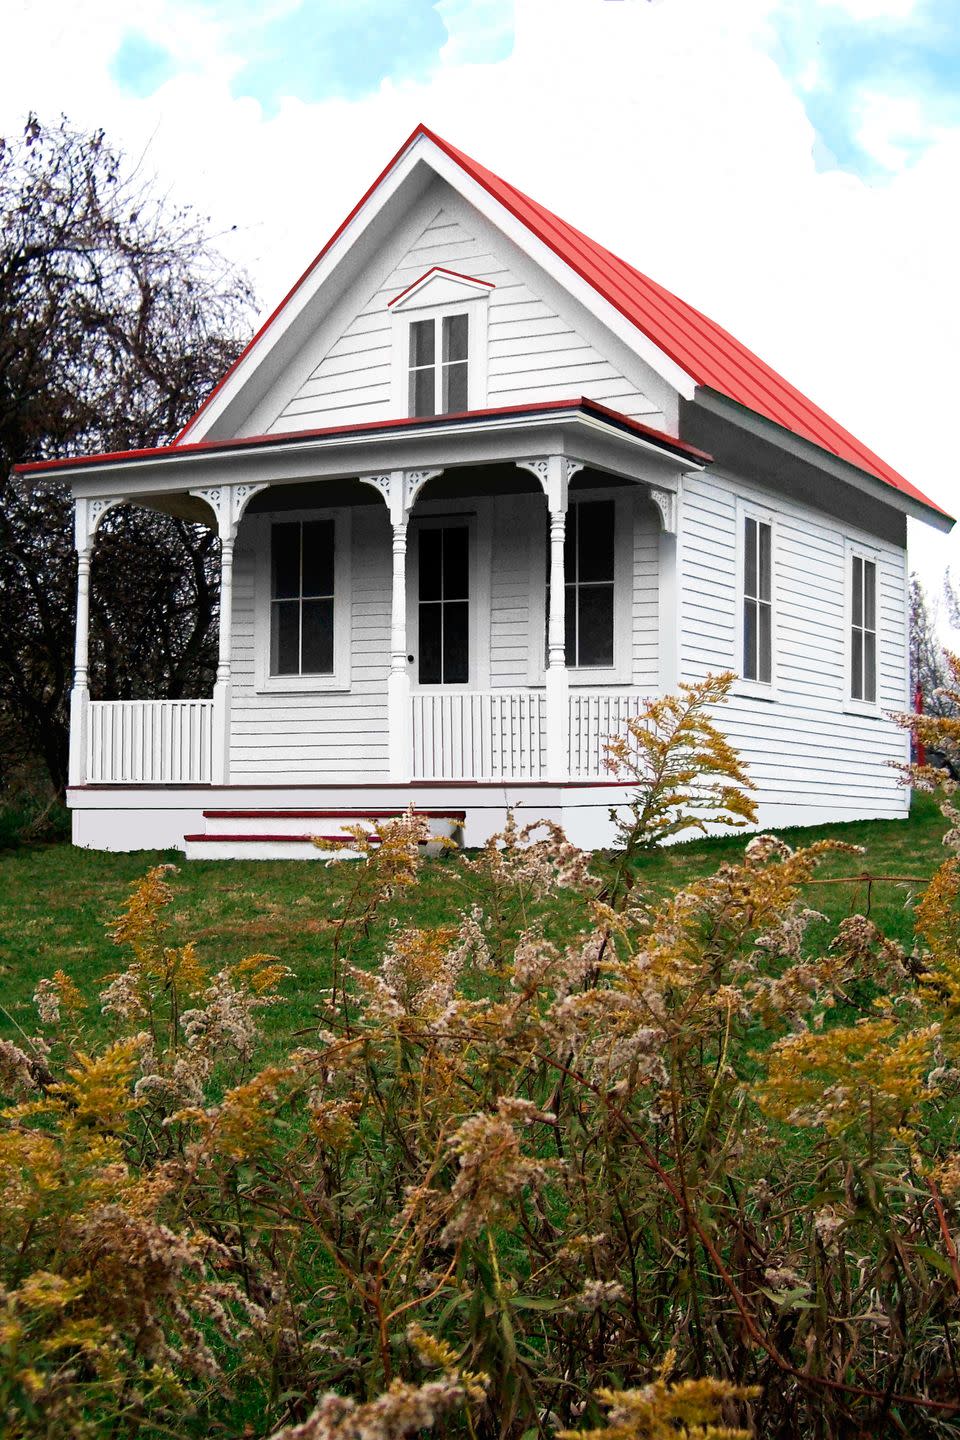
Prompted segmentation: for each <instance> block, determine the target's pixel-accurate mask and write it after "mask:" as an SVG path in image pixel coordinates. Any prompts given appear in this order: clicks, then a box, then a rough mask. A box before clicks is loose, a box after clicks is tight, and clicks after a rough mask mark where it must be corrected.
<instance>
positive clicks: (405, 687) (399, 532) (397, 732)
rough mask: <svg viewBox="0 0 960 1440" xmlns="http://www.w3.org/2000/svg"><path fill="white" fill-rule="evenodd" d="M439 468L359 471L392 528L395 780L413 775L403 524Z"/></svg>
mask: <svg viewBox="0 0 960 1440" xmlns="http://www.w3.org/2000/svg"><path fill="white" fill-rule="evenodd" d="M440 473H441V472H440V471H439V470H389V471H387V472H386V474H383V475H359V476H358V477H357V478H358V479H359V480H360V481H361V482H362V483H363V484H364V485H372V486H373V488H374V489H375V490H377V491H379V493H380V495H381V496H382V497H383V499H384V500H385V501H386V504H387V511H388V514H389V516H390V527H391V530H392V533H393V583H392V588H391V600H390V669H389V672H388V674H387V775H388V778H389V779H390V780H393V781H395V782H396V783H398V784H406V783H407V781H409V780H411V779H412V778H413V715H412V707H411V701H410V695H411V686H410V665H409V661H408V660H407V652H408V648H409V642H408V640H407V524H408V522H409V519H410V511H411V510H412V509H413V506H414V502H415V500H416V498H417V496H418V495H419V493H420V491H421V490H422V489H423V487H424V485H426V483H427V481H428V480H432V479H433V478H434V476H436V475H439V474H440Z"/></svg>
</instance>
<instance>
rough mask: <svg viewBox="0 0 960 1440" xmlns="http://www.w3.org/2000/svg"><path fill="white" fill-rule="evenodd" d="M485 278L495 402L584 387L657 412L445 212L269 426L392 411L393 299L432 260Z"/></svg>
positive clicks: (625, 405)
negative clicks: (390, 306) (390, 305)
mask: <svg viewBox="0 0 960 1440" xmlns="http://www.w3.org/2000/svg"><path fill="white" fill-rule="evenodd" d="M435 265H439V266H442V267H444V268H445V269H449V270H455V271H458V272H460V273H462V274H466V275H471V276H474V277H475V278H477V279H480V280H487V281H490V282H491V283H492V285H493V286H494V288H493V289H492V290H491V292H490V299H489V330H488V357H487V365H488V380H487V400H486V403H487V404H488V405H490V406H498V405H519V404H526V403H529V402H534V401H541V400H568V399H571V398H574V397H577V396H580V395H586V396H589V397H590V398H591V399H594V400H599V401H602V402H603V403H604V404H607V405H610V406H611V407H612V408H613V409H616V410H620V411H622V412H623V413H625V414H627V415H632V416H645V417H647V418H652V419H653V420H656V419H658V417H659V412H658V411H657V407H656V405H655V404H654V403H653V402H652V401H651V400H649V399H648V398H647V397H646V396H645V395H643V394H641V393H640V392H639V391H638V390H637V388H636V386H635V385H633V384H631V383H630V382H629V381H627V380H626V379H624V377H623V376H622V375H621V374H620V373H619V372H618V371H617V370H616V369H615V367H614V366H612V365H610V364H609V363H608V362H607V361H606V360H604V358H603V356H602V355H601V354H600V353H599V352H598V351H597V350H595V349H593V348H592V347H591V346H590V345H588V344H587V343H586V341H585V340H584V339H583V337H582V336H581V335H579V334H578V333H577V331H576V330H575V329H574V328H573V327H572V326H571V325H569V324H568V323H567V321H565V320H564V319H562V318H561V317H560V316H559V315H558V314H557V313H556V312H555V311H554V310H553V309H552V308H551V306H550V305H548V304H547V303H546V302H545V301H543V300H542V299H540V298H538V297H537V296H536V295H535V294H533V293H532V292H531V291H530V290H529V289H528V288H527V287H526V286H525V285H522V284H520V283H519V281H518V280H517V279H516V277H515V276H514V275H512V274H511V272H510V271H509V269H508V268H507V267H506V266H505V265H504V263H503V262H502V260H501V259H499V258H498V257H497V256H496V255H493V254H491V253H490V251H489V249H488V248H487V247H486V246H485V245H484V244H482V243H481V242H480V241H479V240H476V239H474V238H473V237H472V236H471V235H470V233H469V231H468V229H467V228H465V226H464V224H462V223H460V221H458V220H457V219H455V218H454V217H453V216H452V215H451V214H449V213H447V212H445V211H443V210H441V211H440V212H439V214H437V215H435V217H434V218H433V219H432V220H431V221H430V223H429V224H427V225H426V226H425V228H424V230H423V232H422V234H421V235H420V237H419V239H418V240H417V241H416V242H415V244H414V245H413V246H412V247H411V249H410V250H408V252H407V254H406V255H405V256H404V258H403V260H402V261H401V263H400V264H399V265H398V266H397V267H396V268H395V269H394V270H393V271H392V273H391V274H390V275H389V277H388V278H387V279H386V280H385V281H384V283H383V284H382V285H381V286H380V287H379V288H378V289H377V290H376V292H375V293H374V294H373V295H371V297H370V299H369V301H368V302H367V304H366V305H365V306H364V307H363V309H362V310H361V312H360V313H359V314H358V315H357V317H356V319H355V320H354V321H353V322H352V323H351V324H350V325H349V326H348V328H347V329H346V331H345V332H344V334H343V335H342V336H341V338H340V339H339V340H337V341H336V343H335V344H334V345H332V346H331V348H330V350H329V351H328V352H327V354H326V355H325V356H324V358H323V359H322V360H321V362H320V364H319V365H317V366H316V368H315V369H314V371H313V373H312V374H311V375H310V377H309V378H308V379H307V380H306V381H305V382H304V383H303V384H302V385H301V386H300V388H299V390H298V391H297V393H296V394H295V395H294V396H293V398H292V399H291V400H289V401H288V402H287V403H286V405H285V406H284V408H283V410H282V412H281V413H280V415H279V416H278V418H277V419H276V420H275V421H274V423H273V424H272V425H271V426H270V427H269V428H270V430H272V431H274V432H281V433H282V432H284V431H289V430H299V429H309V428H311V427H313V426H320V425H338V424H352V423H360V422H363V421H368V420H369V421H372V420H387V419H391V418H395V416H394V410H395V405H394V402H393V395H392V390H393V380H392V356H393V331H392V327H391V315H390V312H389V311H388V309H387V302H388V301H389V300H391V299H392V298H393V297H394V296H395V295H398V294H399V293H400V291H401V290H403V289H405V288H406V287H407V286H408V285H410V284H412V282H413V281H415V280H418V279H419V278H420V276H421V275H423V274H424V272H425V271H427V270H429V269H430V268H431V267H432V266H435Z"/></svg>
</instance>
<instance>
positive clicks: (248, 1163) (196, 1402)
mask: <svg viewBox="0 0 960 1440" xmlns="http://www.w3.org/2000/svg"><path fill="white" fill-rule="evenodd" d="M729 683H730V682H729V677H719V678H718V679H712V678H711V679H708V680H707V681H706V682H705V683H704V684H703V685H702V686H700V687H692V688H690V689H688V690H686V691H685V692H684V693H683V694H682V695H681V696H680V697H677V698H675V699H673V700H671V701H670V702H663V701H658V702H655V704H654V705H652V706H650V707H648V709H647V711H646V712H645V713H644V714H643V715H641V716H639V717H638V718H637V721H636V724H635V726H634V727H631V734H632V735H633V738H634V741H636V742H637V750H638V753H639V758H638V757H637V755H634V756H633V758H630V759H629V760H628V759H627V757H626V753H625V752H623V751H620V752H618V758H617V763H618V764H620V765H623V764H629V765H630V766H632V767H633V769H632V773H633V775H634V779H635V782H636V785H637V797H636V801H635V804H634V806H633V807H632V809H631V819H630V820H629V821H628V822H627V825H628V828H627V830H625V832H624V835H623V838H622V844H621V846H620V849H619V851H618V852H617V853H616V854H614V855H610V856H588V855H584V854H582V853H580V852H578V851H577V850H576V849H575V848H574V847H573V846H571V845H570V843H569V841H568V840H567V839H566V837H565V836H564V835H563V834H562V833H561V832H560V831H559V830H558V829H557V828H556V827H554V826H551V825H546V826H537V825H534V824H531V825H524V826H519V825H518V824H517V823H516V822H515V821H514V820H513V819H512V818H511V820H510V821H509V823H508V825H507V826H506V829H505V830H504V832H503V833H502V835H501V836H499V837H496V838H495V839H494V840H492V841H491V842H490V844H488V845H487V846H486V847H484V849H483V850H482V851H480V852H477V853H475V854H473V855H466V856H459V855H449V856H447V857H444V858H442V859H441V860H439V861H433V860H431V861H425V859H424V849H425V847H424V846H423V845H422V844H421V840H422V839H423V838H424V837H423V833H422V827H421V826H420V822H419V821H418V820H417V818H416V817H414V816H406V817H401V818H400V819H398V820H395V821H385V822H382V823H381V825H380V826H378V828H377V831H376V834H375V835H368V836H366V837H364V836H363V835H357V836H355V837H353V842H352V845H351V848H352V846H353V844H354V843H355V845H356V846H357V847H358V848H359V849H360V850H361V853H362V859H361V861H360V862H359V863H358V864H357V868H356V873H355V874H353V873H351V874H350V876H349V879H348V880H346V881H345V884H344V886H343V887H342V893H344V895H345V897H346V898H345V900H344V903H343V904H342V905H341V906H340V908H339V909H337V910H336V911H335V912H333V913H331V915H330V916H329V920H328V925H327V928H326V929H325V930H324V931H322V932H321V933H320V935H319V936H318V941H317V943H318V945H319V946H322V947H324V954H325V955H326V958H327V962H328V973H329V975H330V977H331V984H330V986H329V987H328V988H327V989H325V990H324V991H322V992H318V993H317V994H316V995H314V996H313V997H312V1001H313V1007H314V1015H315V1022H314V1023H313V1024H311V1025H310V1026H309V1028H308V1029H306V1030H304V1029H302V1028H301V1029H300V1030H299V1032H298V1033H297V1034H295V1035H291V1034H290V1033H289V1030H288V1031H287V1032H286V1033H287V1040H286V1043H285V1044H282V1045H279V1046H278V1043H277V1035H278V1033H282V1023H281V1022H282V1017H283V1014H284V1005H285V997H287V996H289V995H290V994H291V991H292V988H293V986H294V985H295V984H296V977H293V976H290V975H289V974H288V973H287V972H286V970H285V968H284V965H283V963H282V957H281V959H279V960H278V959H276V958H275V957H272V956H266V955H254V956H253V957H252V958H251V959H250V960H248V961H246V962H243V963H241V964H239V965H237V964H232V965H219V966H217V967H214V966H210V965H208V964H207V963H206V961H205V959H204V955H203V952H202V951H201V947H200V946H193V945H191V943H190V939H189V937H183V936H178V935H176V933H175V926H174V924H173V921H172V920H171V918H170V917H171V913H172V906H173V904H174V900H175V895H176V887H177V876H176V874H175V873H174V872H173V871H171V870H169V869H163V868H161V869H157V870H153V871H151V872H150V874H149V875H148V876H147V877H146V878H145V879H144V880H143V881H142V882H141V883H140V884H139V885H138V886H137V887H136V888H135V890H134V892H133V894H132V896H131V898H130V901H129V903H128V905H127V907H126V909H125V910H124V913H123V915H122V916H121V917H120V919H119V921H117V922H116V923H115V924H114V926H113V934H114V937H115V939H116V941H117V944H118V947H119V950H120V951H121V952H122V954H123V961H122V963H121V965H120V966H118V968H117V970H116V972H115V973H114V974H113V975H111V976H107V977H104V982H103V984H102V986H101V989H100V993H99V994H98V995H97V994H93V993H91V994H85V993H82V992H81V988H80V987H78V986H76V985H75V984H73V983H72V982H71V980H70V978H69V975H68V974H65V973H63V972H60V971H57V973H55V974H54V975H53V978H52V979H51V981H50V982H49V983H46V984H42V985H41V986H39V987H38V989H37V1007H38V1022H37V1025H36V1027H33V1028H35V1029H36V1033H35V1034H32V1033H27V1030H26V1028H25V1029H24V1031H22V1032H21V1031H17V1032H15V1033H11V1034H10V1035H9V1036H5V1037H4V1039H3V1041H2V1042H0V1087H2V1090H3V1093H4V1096H5V1098H6V1101H7V1108H6V1109H5V1110H4V1111H3V1114H2V1123H0V1282H2V1287H3V1288H2V1290H0V1416H2V1421H0V1428H2V1429H3V1432H4V1433H5V1434H6V1435H10V1436H12V1437H14V1440H34V1437H41V1436H42V1437H50V1440H53V1437H54V1436H56V1437H60V1436H64V1437H67V1440H73V1437H78V1440H79V1437H93V1436H96V1437H100V1436H108V1437H126V1436H132V1435H137V1436H143V1437H147V1440H153V1437H161V1436H163V1437H168V1436H177V1437H179V1440H185V1437H190V1436H201V1435H204V1436H205V1435H223V1436H225V1437H236V1440H239V1437H241V1436H247V1437H261V1440H263V1437H267V1436H271V1435H273V1436H275V1440H401V1437H405V1436H412V1435H414V1434H417V1433H420V1432H428V1431H433V1432H434V1433H435V1434H438V1435H443V1436H448V1435H449V1436H462V1437H469V1440H541V1437H542V1440H548V1437H551V1436H558V1437H559V1440H576V1437H577V1436H580V1435H584V1436H586V1437H587V1440H598V1437H599V1436H601V1435H606V1436H610V1437H612V1440H667V1437H671V1440H673V1437H686V1440H742V1437H745V1436H755V1437H758V1440H852V1437H855V1436H871V1437H872V1436H886V1435H900V1436H911V1437H914V1436H915V1437H929V1440H941V1437H947V1436H949V1435H951V1434H955V1433H958V1431H960V1349H958V1347H960V1258H958V1235H960V1145H958V1138H957V1131H958V1123H960V1060H958V1054H957V1044H958V1035H960V1031H958V1017H960V998H958V997H960V958H958V956H960V908H958V903H957V901H958V896H960V881H958V870H957V864H958V862H957V854H958V850H960V837H958V834H957V833H956V832H955V830H954V831H952V832H951V833H950V834H949V835H948V847H949V854H948V856H947V858H946V859H945V861H944V866H943V868H942V870H941V871H940V872H939V873H938V874H937V875H936V876H934V877H933V878H932V881H931V883H930V885H929V886H928V887H926V888H925V890H922V893H919V894H918V896H917V905H916V909H915V918H916V925H917V934H916V942H915V944H914V945H913V946H911V947H904V946H903V945H902V944H900V943H897V942H896V941H895V940H894V939H892V938H891V937H889V936H887V935H885V934H884V933H883V931H882V929H881V928H880V927H879V926H878V925H877V923H876V922H875V920H874V919H873V918H871V917H870V916H869V915H857V914H849V915H847V916H845V917H844V918H843V919H842V920H841V921H840V922H839V923H832V922H829V921H828V920H827V919H826V917H825V916H824V915H823V914H822V913H820V912H818V910H817V909H816V904H815V899H814V898H813V897H815V896H816V895H817V893H818V892H817V890H816V889H815V885H816V883H817V880H818V873H817V872H818V870H819V868H820V867H821V866H822V865H823V864H824V863H825V862H830V861H832V860H833V859H835V858H836V857H837V856H838V855H839V856H842V855H843V854H845V853H846V852H848V851H849V850H850V849H851V847H850V846H844V845H842V844H840V843H839V842H837V841H830V842H826V841H819V842H817V843H812V844H809V845H807V846H805V847H801V848H796V849H792V848H791V847H790V846H788V845H787V844H785V843H784V841H783V840H782V839H779V838H777V837H775V836H771V835H763V834H760V835H757V834H755V835H753V836H752V838H750V839H749V840H746V839H745V841H744V843H743V844H742V846H740V847H738V848H737V850H736V852H735V853H734V852H733V851H732V850H731V848H730V846H729V845H727V846H726V847H725V848H724V850H723V852H722V853H723V855H724V857H725V858H724V861H723V863H722V864H719V865H718V866H717V868H716V870H715V872H714V873H713V874H712V875H708V876H706V877H705V878H702V879H697V880H695V881H693V882H691V883H688V884H686V885H684V886H683V887H682V888H681V889H679V890H678V891H677V892H676V893H675V894H673V895H671V896H669V897H668V898H667V899H665V900H659V901H654V900H653V898H652V897H651V895H650V893H648V891H647V888H646V882H645V875H646V873H647V871H646V868H645V863H646V862H645V860H644V857H645V855H646V854H647V853H648V851H649V848H650V846H651V845H652V844H653V843H654V842H656V843H660V842H662V841H663V840H664V839H669V838H676V837H677V836H679V835H681V834H682V833H684V831H685V830H686V829H687V828H688V827H690V826H691V824H692V825H695V826H696V827H699V826H706V827H709V828H713V826H714V825H715V823H716V822H718V821H720V822H722V821H724V820H726V821H728V822H730V821H732V822H735V823H737V824H740V823H744V822H748V823H749V822H751V821H752V820H753V810H752V802H751V801H750V799H749V790H748V785H747V777H746V776H745V775H744V774H743V771H742V769H741V767H740V764H739V761H738V760H737V758H736V756H735V755H734V754H733V752H732V750H731V749H730V748H729V746H727V744H726V742H723V743H722V744H721V742H720V740H719V739H718V738H717V736H718V732H717V730H716V716H717V714H718V712H719V707H721V706H722V704H723V700H724V697H725V695H726V693H727V690H728V688H729ZM640 736H651V737H653V738H652V739H651V740H650V741H649V743H647V742H645V741H641V740H640ZM935 778H936V777H932V776H928V777H926V779H925V780H923V777H921V779H922V780H923V783H928V784H931V785H932V784H933V783H934V781H935ZM946 799H947V804H948V805H949V804H951V803H952V801H951V797H950V796H949V795H948V796H947V797H946ZM336 863H337V864H338V865H339V864H345V863H347V862H339V861H338V862H336ZM425 863H429V864H430V865H431V866H432V867H433V872H432V873H435V874H436V875H439V876H440V877H441V880H440V881H439V882H438V883H442V885H443V886H445V887H447V890H446V892H445V893H447V895H448V898H449V901H450V904H449V906H448V912H447V914H446V915H445V916H444V918H443V919H442V922H441V921H440V920H438V921H437V923H427V921H426V919H425V918H424V916H423V915H422V914H421V913H420V912H419V910H418V906H417V897H418V893H419V891H418V886H419V883H420V875H421V870H422V866H423V865H424V864H425ZM859 863H862V864H868V863H869V857H864V859H863V861H862V862H861V861H860V860H859V858H858V864H859ZM315 873H319V874H322V873H323V870H322V867H317V869H316V872H315ZM561 912H562V914H563V915H564V917H565V920H564V925H563V926H562V927H561V926H560V925H559V923H558V919H557V917H558V916H559V915H560V914H561ZM451 916H452V917H453V918H452V919H451V918H450V917H451ZM379 937H383V938H382V943H381V941H380V938H379ZM361 939H362V940H363V942H364V943H361ZM373 944H376V947H377V950H376V954H375V956H374V959H373V960H372V962H371V959H370V948H369V947H370V946H372V945H373ZM52 968H55V967H52ZM268 1015H269V1017H270V1030H271V1037H270V1039H269V1044H268V1040H267V1039H266V1038H265V1037H264V1034H263V1024H264V1020H265V1018H266V1017H267V1016H268ZM293 1028H294V1027H293V1026H291V1027H290V1029H293ZM104 1034H105V1035H106V1038H104Z"/></svg>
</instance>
